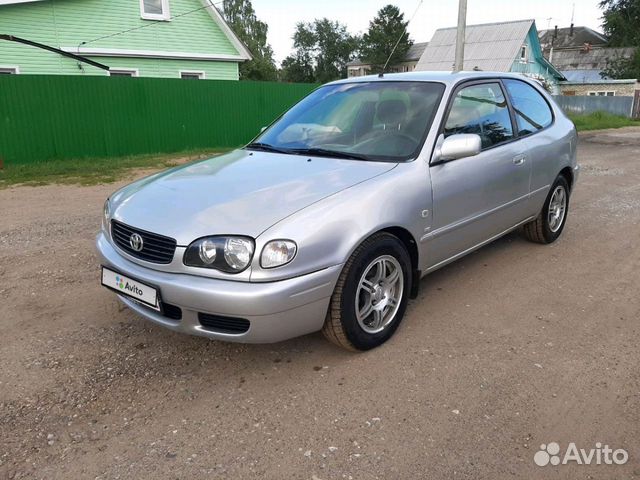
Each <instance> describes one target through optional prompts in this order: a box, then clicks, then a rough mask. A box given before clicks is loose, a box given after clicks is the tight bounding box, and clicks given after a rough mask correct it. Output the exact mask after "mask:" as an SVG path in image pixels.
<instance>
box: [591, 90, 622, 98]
mask: <svg viewBox="0 0 640 480" xmlns="http://www.w3.org/2000/svg"><path fill="white" fill-rule="evenodd" d="M588 95H589V96H590V97H615V96H616V92H612V91H600V92H589V93H588Z"/></svg>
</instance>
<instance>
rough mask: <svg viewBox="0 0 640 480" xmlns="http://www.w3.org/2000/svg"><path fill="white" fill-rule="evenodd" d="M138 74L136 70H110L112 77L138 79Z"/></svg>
mask: <svg viewBox="0 0 640 480" xmlns="http://www.w3.org/2000/svg"><path fill="white" fill-rule="evenodd" d="M138 74H139V72H138V70H137V69H136V68H112V69H111V70H109V76H110V77H137V76H138Z"/></svg>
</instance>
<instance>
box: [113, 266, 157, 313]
mask: <svg viewBox="0 0 640 480" xmlns="http://www.w3.org/2000/svg"><path fill="white" fill-rule="evenodd" d="M102 285H103V286H105V287H107V288H108V289H110V290H113V291H115V292H117V293H119V294H120V295H124V296H125V297H129V298H131V299H133V300H135V301H136V302H140V303H142V304H143V305H146V306H147V307H149V308H153V309H154V310H157V311H158V312H159V311H160V302H159V295H158V290H157V289H156V288H154V287H152V286H150V285H147V284H146V283H142V282H141V281H139V280H134V279H133V278H131V277H127V276H126V275H123V274H121V273H119V272H114V271H113V270H110V269H108V268H106V267H102Z"/></svg>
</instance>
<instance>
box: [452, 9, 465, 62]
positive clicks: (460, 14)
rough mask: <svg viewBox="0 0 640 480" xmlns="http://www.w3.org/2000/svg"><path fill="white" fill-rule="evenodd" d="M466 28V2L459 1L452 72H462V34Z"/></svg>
mask: <svg viewBox="0 0 640 480" xmlns="http://www.w3.org/2000/svg"><path fill="white" fill-rule="evenodd" d="M466 26H467V0H460V3H459V5H458V32H457V33H458V34H457V36H456V63H455V64H454V66H453V71H454V72H459V71H461V70H464V34H465V30H466Z"/></svg>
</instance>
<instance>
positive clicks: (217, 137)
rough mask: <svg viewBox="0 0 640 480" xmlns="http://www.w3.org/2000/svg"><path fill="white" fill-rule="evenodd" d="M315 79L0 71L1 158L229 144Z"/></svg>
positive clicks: (277, 112) (253, 132) (270, 117)
mask: <svg viewBox="0 0 640 480" xmlns="http://www.w3.org/2000/svg"><path fill="white" fill-rule="evenodd" d="M315 87H316V86H315V85H310V84H285V83H271V82H233V81H225V80H180V79H175V80H174V79H163V78H122V77H74V76H48V75H47V76H45V75H0V157H1V158H2V159H4V162H5V164H18V163H32V162H42V161H51V160H56V159H63V158H90V157H94V158H95V157H117V156H124V155H135V154H142V153H171V152H180V151H185V150H200V149H207V148H223V147H235V146H238V145H241V144H243V143H244V142H247V141H248V140H250V139H251V138H253V137H254V136H255V135H256V134H257V133H258V132H259V131H260V128H261V127H262V126H264V125H267V124H268V123H270V122H271V121H272V120H273V119H275V118H276V117H277V116H278V115H280V114H281V113H282V112H283V111H284V110H286V109H287V108H289V107H290V106H291V105H292V104H294V103H295V102H297V101H298V100H300V99H301V98H302V97H304V96H305V95H306V94H308V93H309V92H310V91H311V90H313V89H314V88H315Z"/></svg>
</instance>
